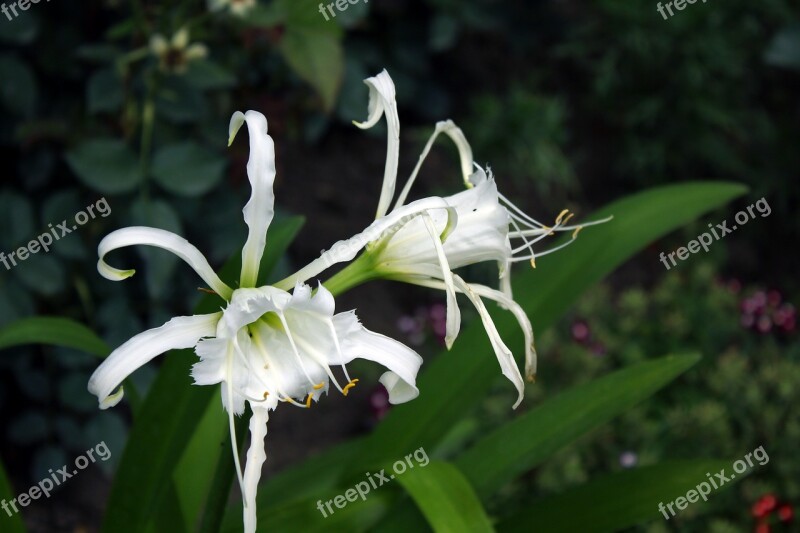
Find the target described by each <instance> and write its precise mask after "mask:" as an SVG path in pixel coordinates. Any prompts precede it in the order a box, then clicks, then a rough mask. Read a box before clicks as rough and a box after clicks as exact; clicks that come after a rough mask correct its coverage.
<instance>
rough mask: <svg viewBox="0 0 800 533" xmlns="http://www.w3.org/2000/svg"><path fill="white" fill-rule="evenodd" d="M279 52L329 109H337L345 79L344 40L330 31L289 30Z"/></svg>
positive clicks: (282, 40) (291, 28) (290, 28)
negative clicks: (340, 90) (336, 104)
mask: <svg viewBox="0 0 800 533" xmlns="http://www.w3.org/2000/svg"><path fill="white" fill-rule="evenodd" d="M279 49H280V51H281V53H282V54H283V57H284V58H285V59H286V62H287V63H289V66H290V67H292V69H293V70H294V71H295V72H296V73H297V75H298V76H300V77H301V78H302V79H304V80H305V81H307V82H308V83H309V84H311V86H312V87H314V89H316V91H317V92H318V93H319V95H320V96H321V97H322V101H323V104H324V106H325V109H326V110H327V111H330V110H331V109H333V106H334V104H335V103H336V97H337V95H338V93H339V88H340V87H341V84H342V77H343V76H344V49H343V47H342V43H341V40H340V39H339V38H337V37H335V36H333V35H331V34H330V33H328V32H322V31H317V30H314V29H306V28H293V27H289V28H287V31H286V35H284V36H283V39H281V42H280V46H279Z"/></svg>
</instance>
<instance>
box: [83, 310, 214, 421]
mask: <svg viewBox="0 0 800 533" xmlns="http://www.w3.org/2000/svg"><path fill="white" fill-rule="evenodd" d="M221 317H222V313H213V314H210V315H194V316H182V317H176V318H173V319H172V320H170V321H169V322H167V323H166V324H164V325H163V326H161V327H158V328H155V329H151V330H148V331H145V332H143V333H140V334H138V335H136V336H135V337H133V338H132V339H130V340H129V341H128V342H126V343H125V344H123V345H122V346H120V347H119V348H117V349H116V350H114V351H113V352H112V353H111V355H109V356H108V358H107V359H106V360H105V361H103V363H102V364H101V365H100V366H99V367H98V368H97V370H95V372H94V374H92V377H91V378H90V379H89V392H91V393H92V394H94V395H96V396H97V398H98V400H99V401H100V408H101V409H107V408H109V407H113V406H114V405H116V404H117V403H119V401H120V400H121V399H122V395H123V389H122V387H120V388H119V390H118V391H117V392H116V393H114V394H112V392H113V391H114V389H116V388H117V387H119V386H120V384H121V383H122V382H123V381H124V380H125V378H127V377H128V376H130V375H131V374H132V373H133V372H134V371H135V370H137V369H138V368H139V367H141V366H142V365H144V364H146V363H148V362H149V361H151V360H152V359H153V358H154V357H156V356H158V355H161V354H162V353H164V352H166V351H169V350H177V349H181V348H191V347H193V346H194V345H195V344H197V342H198V341H199V340H200V339H202V338H203V337H211V336H213V335H214V334H215V333H216V330H217V322H218V321H219V319H220V318H221Z"/></svg>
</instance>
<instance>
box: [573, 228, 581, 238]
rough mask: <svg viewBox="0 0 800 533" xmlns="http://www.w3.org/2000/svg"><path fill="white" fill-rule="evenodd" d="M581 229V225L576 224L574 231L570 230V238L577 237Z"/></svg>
mask: <svg viewBox="0 0 800 533" xmlns="http://www.w3.org/2000/svg"><path fill="white" fill-rule="evenodd" d="M582 229H583V226H578V227H577V228H575V231H573V232H572V238H573V239H575V238H577V237H578V233H580V232H581V230H582Z"/></svg>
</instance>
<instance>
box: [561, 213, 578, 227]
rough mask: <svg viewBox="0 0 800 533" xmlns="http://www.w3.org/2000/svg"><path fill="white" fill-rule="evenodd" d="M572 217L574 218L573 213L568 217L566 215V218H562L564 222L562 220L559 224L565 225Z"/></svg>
mask: <svg viewBox="0 0 800 533" xmlns="http://www.w3.org/2000/svg"><path fill="white" fill-rule="evenodd" d="M574 216H575V213H570V214H569V215H567V216H566V217H565V218H564V220H562V221H561V223H562V224H566V223H567V222H569V219H571V218H572V217H574Z"/></svg>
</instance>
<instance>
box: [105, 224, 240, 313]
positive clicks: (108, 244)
mask: <svg viewBox="0 0 800 533" xmlns="http://www.w3.org/2000/svg"><path fill="white" fill-rule="evenodd" d="M137 245H141V246H154V247H156V248H161V249H163V250H167V251H168V252H172V253H173V254H175V255H177V256H178V257H180V258H181V259H183V260H184V261H185V262H186V263H188V264H189V266H191V267H192V268H193V269H194V271H195V272H197V274H198V275H199V276H200V277H201V278H202V279H203V281H205V282H206V283H207V284H208V286H209V287H211V289H212V290H214V291H215V292H216V293H217V294H219V295H220V296H222V297H223V298H225V299H226V300H227V299H229V298H230V296H231V294H232V293H233V290H232V289H231V288H230V287H228V286H227V285H226V284H225V283H224V282H223V281H222V280H221V279H219V276H217V273H216V272H214V269H213V268H211V265H209V264H208V261H207V260H206V258H205V256H204V255H203V254H202V253H200V251H199V250H198V249H197V248H195V247H194V246H193V245H192V244H191V243H190V242H189V241H187V240H186V239H184V238H183V237H181V236H180V235H176V234H175V233H172V232H169V231H166V230H163V229H158V228H148V227H145V226H132V227H129V228H122V229H118V230H117V231H114V232H111V233H109V234H108V235H106V236H105V238H104V239H103V240H102V241H100V244H99V245H98V247H97V254H98V255H99V256H100V260H99V261H98V262H97V270H98V272H100V275H101V276H103V277H104V278H106V279H109V280H111V281H120V280H123V279H126V278H129V277H131V276H133V274H134V273H135V272H136V271H135V270H118V269H116V268H113V267H111V266H109V265H108V264H107V263H106V262H105V256H106V255H107V254H108V253H109V252H112V251H114V250H118V249H119V248H125V247H127V246H137Z"/></svg>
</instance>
